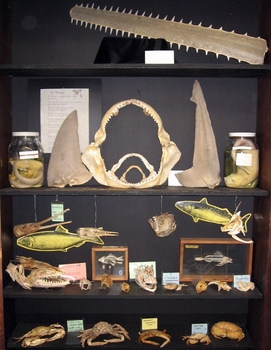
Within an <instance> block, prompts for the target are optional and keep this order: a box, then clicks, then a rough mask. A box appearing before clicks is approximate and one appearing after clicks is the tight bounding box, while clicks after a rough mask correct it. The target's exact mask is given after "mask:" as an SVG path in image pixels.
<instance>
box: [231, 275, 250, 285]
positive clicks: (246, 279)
mask: <svg viewBox="0 0 271 350" xmlns="http://www.w3.org/2000/svg"><path fill="white" fill-rule="evenodd" d="M237 282H250V275H234V276H233V287H234V288H236V287H238V284H237Z"/></svg>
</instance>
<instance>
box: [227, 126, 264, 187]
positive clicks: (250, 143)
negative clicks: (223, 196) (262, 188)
mask: <svg viewBox="0 0 271 350" xmlns="http://www.w3.org/2000/svg"><path fill="white" fill-rule="evenodd" d="M258 176H259V149H258V146H257V144H256V142H255V133H254V132H231V133H229V142H228V144H227V146H226V148H225V153H224V181H225V185H226V186H227V187H233V188H254V187H256V186H257V183H258Z"/></svg>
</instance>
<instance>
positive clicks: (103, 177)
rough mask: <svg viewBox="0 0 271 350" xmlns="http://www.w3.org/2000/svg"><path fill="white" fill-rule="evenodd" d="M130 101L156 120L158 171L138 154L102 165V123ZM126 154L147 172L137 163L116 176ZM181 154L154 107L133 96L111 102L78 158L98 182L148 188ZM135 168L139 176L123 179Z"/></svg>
mask: <svg viewBox="0 0 271 350" xmlns="http://www.w3.org/2000/svg"><path fill="white" fill-rule="evenodd" d="M130 104H133V105H135V106H138V107H140V108H142V109H143V112H144V113H145V114H146V115H147V116H150V117H152V118H153V120H154V121H155V122H156V123H157V126H158V132H157V136H158V139H159V141H160V144H161V146H162V157H161V161H160V167H159V171H158V172H156V171H155V170H154V169H153V166H152V165H151V164H149V162H148V161H147V160H146V159H145V158H144V157H143V156H142V155H140V154H137V153H129V154H126V155H125V156H123V157H122V158H121V159H120V160H119V161H118V163H117V164H115V165H114V166H113V167H112V168H111V170H109V171H107V170H106V167H105V163H104V160H103V158H102V156H101V151H100V146H101V144H102V143H103V142H104V140H105V139H106V124H107V123H108V122H109V121H110V119H111V118H112V116H116V115H118V113H119V109H120V108H123V107H125V106H127V105H130ZM130 157H137V158H140V159H141V161H142V162H143V164H144V165H145V167H146V168H147V170H148V171H149V175H148V176H147V177H146V176H145V174H144V173H143V171H142V170H141V168H140V167H138V166H135V165H133V166H131V167H130V168H128V169H127V170H126V171H125V172H124V174H123V175H122V176H121V178H120V179H119V178H118V177H117V176H116V174H115V171H116V170H117V169H118V168H119V167H120V166H121V164H122V163H123V162H124V161H125V160H126V159H128V158H130ZM180 157H181V152H180V151H179V149H178V147H177V146H176V144H175V143H174V142H172V141H170V136H169V134H168V133H167V132H166V131H165V129H164V127H163V123H162V120H161V118H160V117H159V115H158V114H157V113H156V111H155V110H154V109H153V108H152V107H151V106H150V105H148V104H146V103H144V102H142V101H140V100H136V99H131V100H125V101H121V102H119V103H117V104H115V105H113V106H112V107H111V108H110V109H109V110H108V111H107V112H106V114H105V115H104V117H103V119H102V122H101V126H100V129H99V130H98V131H97V132H96V134H95V137H94V142H92V143H91V144H90V145H89V146H88V147H87V149H86V150H85V152H84V153H83V154H82V157H81V158H82V162H83V163H84V164H85V166H86V167H87V168H88V169H89V171H90V172H91V173H92V175H93V177H94V178H95V179H96V181H97V182H99V183H100V184H101V185H105V186H111V187H117V188H150V187H153V186H159V185H162V184H163V183H164V182H165V181H166V180H167V178H168V176H169V173H170V170H171V169H172V168H173V166H174V165H175V164H176V163H177V162H178V160H179V159H180ZM133 168H137V169H138V170H139V171H140V172H141V174H142V180H141V181H140V182H137V183H129V182H128V181H126V175H127V173H128V172H129V171H130V170H131V169H133Z"/></svg>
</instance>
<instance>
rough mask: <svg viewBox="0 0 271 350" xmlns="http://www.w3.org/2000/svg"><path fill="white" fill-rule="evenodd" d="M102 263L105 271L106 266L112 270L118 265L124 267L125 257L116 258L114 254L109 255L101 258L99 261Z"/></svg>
mask: <svg viewBox="0 0 271 350" xmlns="http://www.w3.org/2000/svg"><path fill="white" fill-rule="evenodd" d="M98 261H99V262H100V263H102V267H103V269H105V267H106V265H107V266H108V267H109V268H111V267H112V266H115V265H116V264H120V265H122V264H123V262H124V258H123V256H116V255H114V254H111V253H110V254H108V255H104V256H102V257H101V258H99V259H98Z"/></svg>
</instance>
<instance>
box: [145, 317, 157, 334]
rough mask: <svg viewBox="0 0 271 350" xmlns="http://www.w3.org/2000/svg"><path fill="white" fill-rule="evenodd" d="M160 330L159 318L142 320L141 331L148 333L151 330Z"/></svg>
mask: <svg viewBox="0 0 271 350" xmlns="http://www.w3.org/2000/svg"><path fill="white" fill-rule="evenodd" d="M157 328H158V318H156V317H153V318H142V319H141V330H142V331H147V330H149V329H157Z"/></svg>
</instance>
